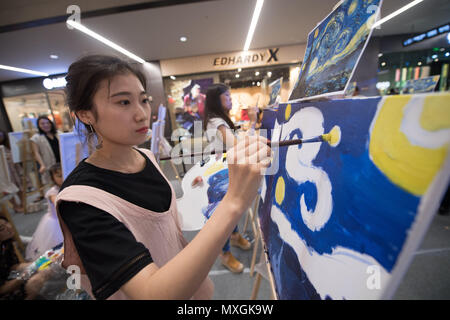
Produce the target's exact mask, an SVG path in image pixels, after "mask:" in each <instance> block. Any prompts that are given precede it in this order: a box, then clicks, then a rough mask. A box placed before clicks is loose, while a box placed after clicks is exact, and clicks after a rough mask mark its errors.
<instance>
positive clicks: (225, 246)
mask: <svg viewBox="0 0 450 320" xmlns="http://www.w3.org/2000/svg"><path fill="white" fill-rule="evenodd" d="M235 232H239V230H238V227H237V226H236V228H234V230H233V233H235ZM228 251H230V238H228V240H227V242H225V245H224V246H223V248H222V252H223V253H225V252H228Z"/></svg>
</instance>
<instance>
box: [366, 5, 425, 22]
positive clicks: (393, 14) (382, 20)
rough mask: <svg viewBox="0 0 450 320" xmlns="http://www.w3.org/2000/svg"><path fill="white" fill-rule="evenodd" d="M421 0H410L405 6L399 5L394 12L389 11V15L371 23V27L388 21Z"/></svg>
mask: <svg viewBox="0 0 450 320" xmlns="http://www.w3.org/2000/svg"><path fill="white" fill-rule="evenodd" d="M422 1H423V0H415V1H412V2H410V3H408V4H407V5H406V6H403V7H401V8H400V9H398V10H397V11H395V12H393V13H391V14H390V15H388V16H386V17H384V18H383V19H381V20H378V21H377V22H375V23H374V24H373V25H372V29H374V28H376V27H378V26H380V25H382V24H383V23H385V22H386V21H388V20H391V19H392V18H394V17H396V16H398V15H399V14H401V13H403V12H405V11H406V10H408V9H410V8H412V7H414V6H415V5H417V4H419V3H421V2H422Z"/></svg>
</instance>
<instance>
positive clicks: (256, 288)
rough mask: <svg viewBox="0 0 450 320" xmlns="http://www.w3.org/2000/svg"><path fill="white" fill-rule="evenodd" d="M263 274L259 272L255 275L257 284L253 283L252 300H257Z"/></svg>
mask: <svg viewBox="0 0 450 320" xmlns="http://www.w3.org/2000/svg"><path fill="white" fill-rule="evenodd" d="M261 278H262V276H261V275H260V274H259V273H258V274H257V275H256V277H255V284H254V285H253V290H252V296H251V297H250V300H256V298H257V297H258V291H259V286H260V285H261Z"/></svg>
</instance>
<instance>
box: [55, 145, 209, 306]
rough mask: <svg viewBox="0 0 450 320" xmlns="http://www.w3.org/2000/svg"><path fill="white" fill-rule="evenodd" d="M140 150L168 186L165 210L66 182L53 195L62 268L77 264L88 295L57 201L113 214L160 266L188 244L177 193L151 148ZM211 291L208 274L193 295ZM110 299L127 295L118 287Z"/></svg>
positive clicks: (206, 295) (201, 296) (88, 286)
mask: <svg viewBox="0 0 450 320" xmlns="http://www.w3.org/2000/svg"><path fill="white" fill-rule="evenodd" d="M139 150H140V151H142V152H143V153H144V154H146V155H147V156H148V158H149V159H150V160H151V161H152V163H153V164H154V165H155V167H156V168H158V170H159V172H161V174H162V175H163V177H164V178H165V179H166V181H167V183H168V184H169V186H170V188H171V192H172V201H171V204H170V208H169V210H168V211H166V212H162V213H161V212H153V211H150V210H147V209H144V208H142V207H139V206H137V205H135V204H133V203H130V202H128V201H126V200H124V199H122V198H119V197H117V196H115V195H113V194H111V193H108V192H106V191H103V190H101V189H98V188H94V187H90V186H82V185H71V186H68V187H66V188H64V189H63V190H62V191H61V192H60V193H59V194H58V196H57V198H56V207H57V213H58V219H59V222H60V225H61V229H62V232H63V235H64V261H63V263H62V266H63V267H64V268H67V267H68V266H70V265H77V266H79V267H80V269H81V273H82V275H81V284H82V287H83V289H85V290H86V291H87V292H88V293H89V294H90V295H91V297H94V295H93V294H92V287H91V283H90V281H89V279H88V277H87V275H86V272H85V270H84V267H83V264H82V262H81V260H80V257H79V255H78V252H77V249H76V247H75V245H74V242H73V239H72V235H71V233H70V231H69V229H68V228H67V226H66V224H65V223H64V221H63V220H62V219H61V216H60V214H59V210H58V207H59V206H58V204H59V203H60V201H75V202H83V203H86V204H89V205H91V206H94V207H96V208H99V209H101V210H103V211H105V212H108V213H109V214H111V215H112V216H114V217H115V218H116V219H117V220H119V221H120V222H122V223H123V224H124V225H125V226H126V227H127V228H128V230H130V231H131V233H132V234H133V235H134V237H135V238H136V241H138V242H141V243H143V244H144V246H145V247H146V248H147V249H148V250H149V251H150V254H151V256H152V258H153V262H154V263H155V264H156V265H157V266H158V267H159V268H161V267H162V266H163V265H164V264H166V263H167V262H168V261H169V260H170V259H172V258H173V257H174V256H175V255H176V254H177V253H179V252H180V251H181V250H182V249H183V248H184V247H185V246H186V245H187V242H186V240H185V239H184V237H183V233H182V231H181V228H180V222H179V218H178V211H177V205H176V195H175V192H174V190H173V188H172V186H171V184H170V182H169V180H167V178H166V177H165V176H164V174H163V173H162V171H161V169H160V168H159V166H158V164H157V163H156V160H155V157H154V156H153V154H152V152H151V151H150V150H147V149H139ZM136 192H139V190H136ZM213 291H214V286H213V283H212V281H211V280H210V279H209V278H208V277H207V278H206V279H205V281H203V283H202V285H201V286H200V288H199V289H198V290H197V292H196V293H195V294H194V296H193V297H192V299H211V298H212V295H213ZM110 299H111V300H125V299H128V297H127V296H126V295H125V293H124V292H122V291H121V290H118V291H117V292H115V293H114V294H113V295H111V296H110V297H109V298H108V300H110Z"/></svg>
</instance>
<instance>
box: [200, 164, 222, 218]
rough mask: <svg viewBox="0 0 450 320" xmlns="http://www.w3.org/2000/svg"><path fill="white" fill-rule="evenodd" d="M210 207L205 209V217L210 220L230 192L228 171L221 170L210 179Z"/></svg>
mask: <svg viewBox="0 0 450 320" xmlns="http://www.w3.org/2000/svg"><path fill="white" fill-rule="evenodd" d="M208 185H209V187H208V191H207V195H208V206H207V207H205V208H203V209H202V211H203V215H204V216H205V217H206V218H207V219H209V218H210V217H211V215H212V214H213V213H214V211H215V210H216V208H217V205H218V204H219V202H220V201H222V199H223V197H224V196H225V194H226V193H227V190H228V169H223V170H220V171H219V172H217V173H215V174H213V175H212V176H210V177H209V178H208Z"/></svg>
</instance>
